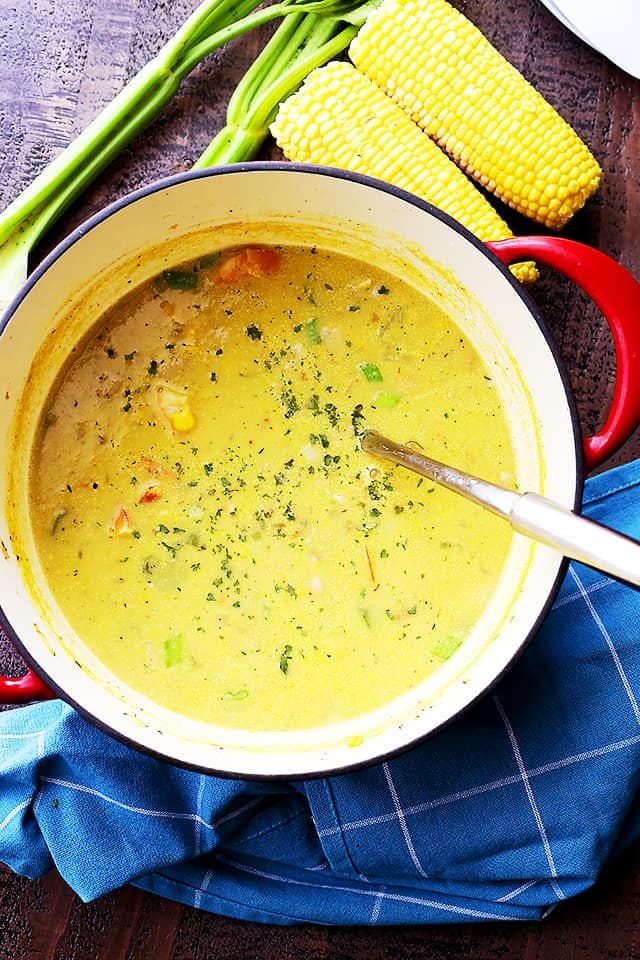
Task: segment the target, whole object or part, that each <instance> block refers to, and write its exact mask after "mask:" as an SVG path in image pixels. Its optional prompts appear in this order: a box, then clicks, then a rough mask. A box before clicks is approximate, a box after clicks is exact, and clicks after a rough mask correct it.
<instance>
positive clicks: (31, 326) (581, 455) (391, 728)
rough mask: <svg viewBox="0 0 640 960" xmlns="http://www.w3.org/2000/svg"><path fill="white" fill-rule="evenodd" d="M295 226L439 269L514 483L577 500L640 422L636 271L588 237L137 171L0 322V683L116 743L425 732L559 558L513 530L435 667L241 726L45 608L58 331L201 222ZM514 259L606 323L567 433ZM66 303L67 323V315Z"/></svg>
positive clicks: (476, 683) (260, 183) (544, 589)
mask: <svg viewBox="0 0 640 960" xmlns="http://www.w3.org/2000/svg"><path fill="white" fill-rule="evenodd" d="M292 236H293V237H294V238H295V240H296V241H297V242H310V243H317V244H318V245H321V246H322V245H327V246H333V247H338V248H340V249H345V250H346V252H351V251H353V252H355V253H358V252H359V253H360V256H361V257H362V258H363V259H368V260H374V261H376V262H377V263H379V264H380V265H382V266H387V267H388V268H389V269H391V270H392V271H393V270H395V271H396V272H397V271H398V270H404V269H405V268H406V269H408V270H410V272H412V277H414V276H420V277H421V278H422V280H421V282H423V283H424V288H425V290H426V291H428V290H429V289H432V288H433V285H434V284H437V285H438V289H439V291H440V293H442V294H444V298H445V301H446V302H449V303H450V304H451V308H452V309H453V310H455V311H456V315H457V316H461V317H462V316H464V317H465V323H467V324H470V326H469V328H468V329H467V330H466V333H467V334H468V335H469V336H471V338H472V339H473V340H474V341H475V344H476V346H477V347H478V349H480V350H482V351H484V352H485V353H487V354H490V355H491V356H492V357H495V356H496V355H500V357H502V361H503V362H502V367H503V369H504V370H505V371H506V373H505V376H504V378H503V383H502V387H501V389H502V390H503V395H504V400H505V403H506V404H508V405H509V404H510V405H511V407H512V412H513V423H514V425H515V426H514V430H513V436H514V444H515V448H516V460H517V463H519V465H520V466H519V471H520V472H519V480H520V486H521V488H525V487H526V488H528V489H533V488H537V489H538V490H539V492H541V493H544V494H545V495H547V496H550V497H551V498H552V499H555V500H556V501H558V502H560V503H563V504H564V505H565V506H567V507H569V508H572V509H576V508H578V509H579V505H580V501H581V495H582V484H583V472H589V471H590V470H592V469H593V468H594V467H596V466H598V465H599V464H601V463H602V462H603V461H604V460H606V458H607V457H609V456H610V455H611V454H612V453H613V452H614V451H615V450H617V449H618V448H619V447H620V446H621V445H622V444H623V443H624V442H625V440H626V439H627V438H628V437H629V436H630V435H631V433H632V432H633V431H634V430H635V428H636V427H637V426H638V424H639V423H640V390H638V389H637V386H636V385H634V381H635V383H636V384H637V376H638V370H640V285H639V284H638V283H637V282H636V280H635V279H634V278H633V277H632V276H630V274H629V273H628V272H627V271H626V270H624V269H623V268H622V267H621V266H620V265H619V264H617V263H615V262H614V261H613V260H611V259H610V258H609V257H607V256H605V255H604V254H602V253H600V252H598V251H597V250H595V249H592V248H589V247H586V246H584V245H583V244H580V243H576V242H573V241H570V240H566V239H563V238H558V237H548V236H532V237H520V238H515V239H511V240H505V241H500V242H495V243H489V244H486V245H483V244H481V243H480V242H479V241H477V240H476V239H475V238H474V237H473V236H472V235H470V234H469V233H468V232H467V231H466V230H464V229H463V228H462V227H460V225H459V224H457V223H456V222H455V221H453V220H451V219H450V218H449V217H447V216H446V215H444V214H442V213H440V212H439V211H438V210H436V209H435V208H433V207H431V206H429V205H428V204H425V203H423V202H422V201H420V200H418V199H416V198H415V197H412V196H410V195H408V194H406V193H404V192H402V191H400V190H397V189H395V188H393V187H389V186H388V185H385V184H382V183H380V182H378V181H375V180H371V179H368V178H365V177H360V176H357V175H353V174H351V173H345V172H344V171H338V170H334V169H329V168H318V167H306V166H303V165H295V164H288V163H287V164H279V163H267V164H261V163H256V164H248V165H237V166H229V167H224V168H213V169H211V170H208V171H203V172H201V173H191V174H185V175H182V176H178V177H175V178H172V179H170V180H166V181H162V182H160V183H157V184H154V185H152V186H151V187H149V188H147V189H144V190H142V191H139V192H138V193H136V194H133V195H132V196H130V197H127V198H125V199H124V200H122V201H120V202H118V203H116V204H114V205H113V206H111V207H109V208H108V209H107V210H105V211H104V212H103V213H101V214H99V215H98V216H96V217H94V218H93V219H92V220H90V221H88V223H86V224H84V225H83V226H82V227H80V228H79V229H78V230H76V231H75V232H74V233H73V234H72V235H71V236H70V237H69V238H68V239H67V240H66V241H65V242H64V243H62V244H61V246H59V247H58V248H57V249H56V250H55V251H54V252H53V253H52V254H51V255H50V256H49V257H48V258H47V259H46V260H45V261H44V263H43V264H42V265H41V266H40V267H39V268H38V269H37V270H36V271H35V273H34V275H33V276H32V277H31V278H30V280H29V281H28V283H27V285H26V287H25V288H24V290H23V291H22V292H21V294H20V296H19V297H18V298H17V300H16V301H15V303H14V304H13V305H12V306H11V308H10V309H9V311H8V313H7V314H6V316H5V317H4V319H3V321H2V328H1V336H0V367H1V368H2V370H3V371H7V375H6V377H5V379H6V381H7V382H6V384H5V389H4V390H3V394H4V400H1V401H0V418H1V421H2V429H3V435H4V436H7V437H9V438H10V439H9V442H8V443H7V444H5V448H4V449H3V453H2V479H1V480H0V487H1V489H0V493H1V499H2V502H3V508H2V514H1V516H0V540H1V544H0V549H1V553H0V606H1V607H2V611H3V619H4V620H5V622H6V624H7V631H8V633H9V636H10V638H11V640H12V641H13V642H14V643H15V645H16V646H17V648H18V649H19V650H20V652H21V653H22V654H23V656H24V658H25V659H26V661H27V662H28V663H29V664H30V667H29V669H28V671H27V673H26V674H25V675H24V676H23V677H21V678H19V679H10V678H6V677H4V678H0V700H2V701H4V702H7V703H24V702H27V701H31V700H35V699H41V698H47V697H52V696H62V697H63V698H65V699H66V700H68V701H69V702H70V703H72V704H73V705H74V706H75V707H76V708H77V709H78V710H80V711H81V712H82V713H83V714H84V715H85V716H86V717H87V718H88V719H89V720H91V721H92V722H93V723H95V724H97V725H99V726H100V727H102V728H103V729H105V730H107V731H109V732H111V733H113V734H114V735H115V736H117V737H119V738H121V739H123V740H125V741H126V742H128V743H130V744H132V745H133V746H135V747H138V748H141V749H144V750H147V751H150V752H153V753H156V754H159V755H161V756H164V757H166V758H168V759H170V760H172V761H174V762H178V763H183V764H186V765H188V766H191V767H195V768H200V769H205V770H209V771H215V772H218V773H222V774H230V775H248V776H274V775H275V776H301V775H314V774H320V773H326V772H328V771H335V770H341V769H347V768H349V767H352V766H355V765H359V764H362V763H368V762H372V761H374V760H376V759H379V758H380V757H382V756H386V755H388V754H390V753H393V752H394V751H397V750H400V749H403V748H406V747H407V746H408V745H410V744H411V743H413V742H415V741H417V740H419V739H421V738H422V737H425V736H427V735H430V734H431V733H433V732H434V731H435V730H437V729H439V728H440V727H441V726H442V725H443V724H445V723H447V722H449V721H450V720H451V719H452V718H453V717H455V716H456V715H458V714H459V713H460V712H461V711H462V710H464V709H466V708H467V707H468V706H469V704H470V703H472V702H473V701H474V700H475V699H477V698H478V697H479V696H481V695H482V694H483V693H484V692H486V690H487V689H488V688H489V687H490V686H491V685H492V684H493V683H494V682H495V681H496V680H497V679H498V678H499V677H500V676H501V675H502V674H503V672H504V671H505V670H506V669H507V668H508V667H509V665H510V664H511V663H512V662H513V660H514V659H515V658H516V656H517V655H518V654H519V653H520V652H521V651H522V649H523V648H524V646H525V645H526V643H527V641H528V640H529V639H530V638H531V636H532V635H533V634H534V633H535V631H536V629H537V627H538V626H539V624H540V622H541V620H542V618H543V617H544V615H545V613H546V611H547V610H548V609H549V606H550V604H551V603H552V601H553V599H554V597H555V594H556V591H557V588H558V586H559V583H560V582H561V579H562V576H563V574H564V571H565V569H566V563H565V561H564V559H563V558H562V557H561V556H560V555H559V554H557V553H555V552H554V551H553V550H551V549H550V548H548V547H544V546H542V545H536V544H532V543H530V542H527V543H526V544H525V543H524V542H523V541H524V538H522V539H521V540H518V546H517V548H516V549H515V553H514V556H513V557H512V558H511V560H510V564H511V568H510V573H509V575H508V576H507V582H506V583H505V586H504V590H503V593H504V598H503V601H502V602H503V607H504V609H503V610H502V611H501V612H500V613H499V615H498V616H497V618H496V617H494V620H495V622H494V623H488V626H487V630H486V635H485V636H481V637H477V638H476V640H475V641H473V642H471V643H469V644H467V643H465V644H463V645H462V647H461V648H460V651H458V652H457V653H456V654H455V655H454V657H452V658H451V660H450V661H448V662H447V664H445V665H444V666H443V668H441V670H440V671H438V672H437V674H436V677H435V679H434V678H433V677H432V678H429V679H428V680H427V681H426V682H425V683H424V684H423V685H421V686H420V687H418V688H416V689H415V690H412V691H408V692H407V694H406V695H405V696H403V697H401V698H398V699H397V700H395V701H393V702H391V703H389V704H387V705H386V706H385V709H384V711H382V712H380V711H378V712H374V713H373V714H371V715H367V716H364V717H361V718H357V719H356V721H354V722H350V723H349V724H348V725H344V724H339V723H338V724H329V725H328V726H326V727H323V728H320V729H313V730H307V731H303V732H298V733H294V734H287V733H286V732H284V731H264V733H260V734H255V733H252V732H251V731H242V730H240V731H237V730H223V729H220V728H208V727H207V726H206V725H205V724H198V723H196V722H194V721H190V720H187V719H186V718H182V717H179V716H177V715H175V714H172V713H170V712H168V711H164V710H161V709H160V708H155V707H154V705H153V704H148V703H147V702H145V701H143V698H141V697H139V695H138V694H137V693H136V691H135V690H132V689H130V688H129V687H127V686H126V684H124V683H123V682H122V681H120V680H117V678H114V677H112V676H111V675H109V674H108V673H107V672H106V671H101V669H100V665H99V664H96V663H95V662H93V660H92V659H91V656H90V654H89V653H88V652H87V651H86V650H85V647H84V645H83V643H82V638H77V637H75V636H74V635H73V632H72V631H71V629H70V627H69V626H68V624H66V623H65V621H64V618H63V617H62V616H61V614H60V611H57V610H56V607H55V599H54V598H51V597H50V596H48V594H47V586H46V583H44V582H43V577H42V574H41V572H40V570H39V567H38V560H37V556H36V554H35V550H34V546H33V541H32V539H31V537H30V534H29V524H28V499H27V494H26V487H27V471H28V459H29V456H28V454H29V449H30V444H31V442H32V439H33V435H34V430H35V424H36V422H37V414H38V411H39V409H40V406H41V403H42V401H43V400H44V398H45V397H46V393H47V391H48V389H49V388H50V386H51V384H52V383H53V381H54V379H55V375H56V371H57V370H59V368H60V366H61V365H62V363H63V361H64V357H65V356H66V355H67V354H68V351H69V349H70V347H71V346H72V344H73V342H74V339H79V338H80V337H81V336H82V334H83V332H84V331H86V330H88V329H89V328H90V326H91V324H92V322H93V319H94V317H95V315H96V308H97V307H99V308H100V309H101V310H103V309H105V308H106V307H107V306H108V305H109V304H111V303H113V302H115V301H116V300H117V299H118V298H119V297H120V296H121V295H122V293H123V292H124V291H125V288H126V287H127V286H128V288H129V289H131V286H130V283H139V282H143V281H144V280H145V279H147V278H148V277H151V276H153V275H155V273H157V272H158V270H159V269H160V268H161V266H162V265H163V264H164V261H163V260H162V258H163V257H164V256H166V255H167V251H170V254H171V256H173V257H174V262H184V260H186V259H188V258H190V257H196V256H198V255H199V254H200V253H201V252H203V251H205V252H210V250H211V246H212V238H217V239H216V242H220V243H221V244H226V243H238V242H251V243H261V242H262V243H268V242H287V240H288V239H290V238H291V237H292ZM523 260H535V261H537V262H538V263H541V264H545V265H548V266H550V267H552V268H554V269H555V270H557V271H559V272H560V273H561V274H563V275H564V276H565V277H568V278H569V279H570V280H572V281H574V282H575V283H576V284H577V285H578V286H579V287H580V288H581V289H582V290H584V291H585V292H586V293H587V294H588V296H589V297H591V299H592V300H593V301H594V302H595V303H596V304H597V306H598V307H599V308H600V310H601V311H602V313H603V314H604V316H605V317H606V320H607V322H608V324H609V327H610V329H611V333H612V336H613V341H614V344H615V351H616V361H617V372H616V386H615V395H614V398H613V402H612V404H611V408H610V410H609V412H608V415H607V417H606V420H605V423H604V426H603V427H602V429H601V430H599V431H598V433H596V434H595V435H594V436H590V437H587V438H586V439H584V440H582V438H581V431H580V427H579V423H578V419H577V415H576V410H575V404H574V401H573V397H572V393H571V389H570V386H569V382H568V378H567V375H566V373H565V371H564V369H563V366H562V362H561V360H560V358H559V356H558V352H557V349H556V347H555V346H554V344H553V342H552V340H551V337H550V335H549V334H548V332H547V330H546V328H545V326H544V324H543V322H542V320H541V319H540V317H539V316H538V314H537V311H536V309H535V307H534V305H533V304H532V302H531V301H530V299H529V297H528V296H527V294H526V292H525V291H524V290H522V288H521V287H520V285H519V284H518V283H517V282H516V281H515V280H514V278H513V276H512V275H511V273H510V271H509V270H508V269H507V267H508V265H509V264H513V263H515V262H518V261H523ZM412 282H413V280H412ZM71 308H73V309H71ZM71 315H73V322H71V321H69V322H67V320H66V319H65V318H66V317H68V316H71ZM469 318H470V319H469ZM43 356H46V358H47V362H43V359H42V358H43ZM36 358H37V360H38V362H37V363H34V360H35V359H36ZM36 381H38V382H37V383H36ZM516 539H518V538H516ZM509 584H511V586H509ZM467 647H468V649H466V650H465V648H467Z"/></svg>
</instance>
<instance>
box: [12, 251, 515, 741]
mask: <svg viewBox="0 0 640 960" xmlns="http://www.w3.org/2000/svg"><path fill="white" fill-rule="evenodd" d="M366 427H375V428H376V429H379V430H380V431H381V432H383V433H386V434H388V435H389V436H392V437H394V438H396V439H398V440H401V441H405V442H406V441H409V440H412V439H415V440H417V441H421V442H422V443H423V444H424V445H425V447H426V449H427V450H428V452H430V453H431V454H433V455H434V456H436V457H438V456H440V457H441V458H443V459H447V460H449V461H451V462H455V463H456V464H458V465H459V466H461V467H462V468H466V469H468V470H470V471H472V472H474V473H476V474H479V475H481V476H484V477H486V478H487V479H493V480H500V481H502V482H507V483H513V482H514V463H513V453H512V449H511V444H510V440H509V432H508V427H507V420H506V417H505V414H504V411H503V410H502V408H501V404H500V399H499V396H498V392H497V390H496V389H495V386H494V384H493V382H492V380H491V378H490V375H489V373H488V372H487V369H486V368H485V367H484V365H483V363H482V361H481V359H480V357H479V356H478V353H477V352H476V351H475V349H474V348H473V346H472V345H471V343H470V342H469V341H468V340H467V339H466V338H465V337H464V336H463V334H462V333H461V331H460V329H459V328H458V327H457V326H456V324H455V323H454V322H453V321H452V319H451V318H450V317H448V316H447V315H446V314H444V313H443V312H441V311H440V310H439V309H438V308H437V307H436V306H434V304H433V303H432V302H430V301H429V300H428V299H427V298H425V296H424V295H422V294H421V293H419V292H418V291H417V290H415V289H414V288H413V287H412V286H410V285H409V284H408V283H407V282H405V281H402V280H400V279H399V278H397V277H396V276H393V275H391V274H389V273H385V272H383V271H381V270H379V269H377V268H373V267H370V266H369V265H367V264H366V263H363V262H359V261H357V260H354V259H351V258H350V257H347V256H344V255H339V254H337V253H334V252H328V251H324V250H320V249H316V248H302V247H300V248H298V247H293V246H291V247H289V246H284V247H279V248H250V247H249V248H243V249H234V250H229V251H225V252H223V253H221V254H215V255H213V256H211V257H208V258H206V259H204V260H201V261H200V262H198V263H196V264H190V265H187V266H186V267H180V268H177V269H172V270H167V271H165V272H164V273H163V274H162V275H161V276H160V277H158V278H157V279H156V280H155V281H154V282H153V283H149V284H147V285H146V286H143V287H141V288H140V289H137V290H135V291H134V292H132V293H131V294H130V295H128V296H127V297H126V298H125V299H123V300H122V301H121V302H120V303H118V304H117V306H115V307H113V308H112V309H110V310H109V311H108V313H106V314H105V315H104V316H103V317H102V318H101V320H100V322H99V324H98V325H97V327H96V328H95V329H94V330H93V332H92V333H91V335H90V336H89V338H88V339H87V340H86V341H85V342H83V343H82V344H80V345H79V346H78V348H77V349H76V351H75V353H74V355H73V356H72V357H71V358H70V360H69V362H68V365H67V367H66V370H65V371H64V373H63V375H62V376H61V378H60V380H59V382H58V384H57V386H56V388H55V390H54V391H53V393H52V395H51V396H50V397H49V400H48V405H47V409H46V411H45V413H44V415H43V419H42V423H41V429H40V433H39V441H38V445H37V449H36V450H35V452H34V457H33V463H32V476H31V510H32V515H33V527H34V531H35V536H36V541H37V547H38V552H39V555H40V558H41V561H42V564H43V567H44V570H45V574H46V577H47V578H48V581H49V584H50V587H51V589H52V591H53V594H54V596H55V597H56V598H57V601H58V602H59V604H60V607H61V608H62V611H63V612H64V614H65V615H66V617H67V619H68V620H69V622H70V623H71V625H72V627H73V628H74V629H75V631H76V632H77V633H78V634H79V635H80V636H81V637H82V638H83V640H84V641H85V642H86V644H87V646H88V647H89V648H91V650H92V651H93V652H94V653H95V654H96V655H97V656H98V658H99V659H100V660H101V661H102V662H103V663H104V664H105V665H106V666H107V667H108V668H109V669H110V670H111V671H113V673H114V674H116V675H117V676H118V677H120V678H122V679H123V680H124V681H125V682H126V683H128V684H129V685H130V686H131V687H133V688H135V689H137V690H139V691H141V692H142V693H143V694H145V695H147V696H148V697H150V698H152V699H153V700H154V701H155V702H156V703H158V704H160V705H162V706H165V707H167V708H170V709H173V710H177V711H179V712H181V713H183V714H185V715H188V716H190V717H194V718H197V719H200V720H203V721H206V722H212V723H217V724H223V725H234V726H242V727H244V728H248V729H285V728H288V729H294V728H305V727H310V726H313V725H317V724H323V723H325V722H330V721H339V720H344V719H347V718H350V717H354V716H355V715H358V714H361V713H363V712H365V711H368V710H370V709H373V708H376V707H379V706H381V705H382V704H384V703H385V702H387V701H389V700H391V699H392V698H394V697H395V696H397V695H399V694H401V693H402V692H404V691H406V690H408V689H409V688H411V687H413V686H415V685H416V684H419V683H420V682H421V681H422V680H424V678H425V677H426V676H427V675H429V673H430V672H431V671H433V670H434V669H436V668H437V667H438V666H439V665H440V664H441V663H442V662H443V661H444V660H446V659H447V658H448V657H450V656H451V655H452V653H453V652H454V651H455V650H456V649H457V648H458V647H459V646H460V644H462V643H464V641H465V637H467V636H468V634H469V632H470V630H471V629H472V628H473V626H474V624H475V623H476V621H477V619H478V617H479V615H480V614H481V612H482V610H483V609H484V608H485V606H486V604H487V602H488V600H489V598H490V597H491V595H492V593H493V591H494V590H495V588H496V584H497V581H498V578H499V576H500V570H501V568H502V565H503V563H504V560H505V557H506V554H507V551H508V548H509V543H510V537H511V534H510V530H509V528H508V526H507V525H506V524H504V523H503V522H501V521H500V520H498V519H497V518H495V517H493V516H492V515H491V514H490V513H488V512H487V511H483V510H481V509H478V508H477V507H475V506H473V505H472V504H469V503H466V502H464V501H462V500H461V499H460V498H458V497H456V496H455V495H454V494H451V493H449V492H448V491H446V490H443V489H441V488H436V487H435V485H433V484H432V483H431V482H430V481H428V480H424V479H420V478H418V477H417V476H415V475H413V474H411V473H409V472H407V471H403V470H402V469H400V468H395V467H392V466H389V465H387V464H385V463H383V462H381V461H374V460H372V459H371V458H369V457H368V456H367V455H366V454H365V453H364V452H363V451H362V450H361V449H360V448H359V444H358V439H357V437H358V434H359V432H361V431H362V430H363V429H364V428H366Z"/></svg>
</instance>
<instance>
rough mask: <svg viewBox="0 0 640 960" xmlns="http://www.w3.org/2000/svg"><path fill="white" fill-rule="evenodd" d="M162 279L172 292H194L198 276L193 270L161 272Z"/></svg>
mask: <svg viewBox="0 0 640 960" xmlns="http://www.w3.org/2000/svg"><path fill="white" fill-rule="evenodd" d="M162 279H163V280H164V282H165V283H166V285H167V286H168V287H170V288H171V289H172V290H195V289H196V287H197V286H198V274H197V273H194V272H193V270H163V271H162Z"/></svg>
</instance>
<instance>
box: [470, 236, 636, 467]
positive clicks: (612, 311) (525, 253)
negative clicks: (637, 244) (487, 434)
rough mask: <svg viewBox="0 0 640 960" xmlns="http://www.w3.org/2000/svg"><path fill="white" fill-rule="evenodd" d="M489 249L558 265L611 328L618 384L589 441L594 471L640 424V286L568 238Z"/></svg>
mask: <svg viewBox="0 0 640 960" xmlns="http://www.w3.org/2000/svg"><path fill="white" fill-rule="evenodd" d="M487 246H488V247H489V249H490V250H492V251H493V253H495V255H496V256H497V257H498V259H499V260H500V261H501V262H502V263H504V264H505V265H507V266H508V265H509V264H511V263H515V262H517V261H521V260H537V261H538V262H539V263H544V264H546V266H548V267H553V268H554V269H555V270H557V271H558V273H561V274H562V275H563V276H565V277H568V278H569V280H573V281H574V282H575V283H577V285H578V286H579V287H580V288H581V289H582V290H584V292H585V293H586V294H587V295H588V296H589V297H591V299H592V300H593V302H594V303H595V304H596V305H597V306H598V307H599V308H600V310H601V311H602V313H603V315H604V317H605V320H606V321H607V323H608V324H609V327H610V329H611V334H612V336H613V342H614V344H615V349H616V386H615V392H614V396H613V402H612V404H611V408H610V410H609V413H608V415H607V419H606V421H605V423H604V426H603V427H602V428H601V429H600V430H599V431H598V433H596V434H595V435H594V436H593V437H586V438H585V439H584V440H583V451H584V461H585V470H586V472H587V473H588V472H589V471H590V470H593V468H594V467H597V466H598V464H600V463H602V461H603V460H606V459H607V457H609V456H611V454H612V453H615V451H616V450H617V449H618V448H619V447H621V446H622V444H623V443H624V442H625V441H626V440H628V439H629V437H630V436H631V434H632V433H633V432H634V430H635V429H636V427H637V426H638V424H640V389H638V385H637V381H638V376H639V375H640V283H638V281H637V280H635V279H634V278H633V277H632V276H631V274H630V273H628V271H627V270H625V269H624V267H621V266H620V264H619V263H616V261H615V260H612V259H611V257H608V256H607V255H606V254H604V253H601V252H600V251H599V250H596V249H594V248H593V247H588V246H586V245H585V244H584V243H577V242H576V241H575V240H566V239H565V238H564V237H545V236H541V237H513V238H512V239H510V240H496V241H494V242H491V243H487ZM634 377H635V380H636V383H635V386H634V382H633V381H634Z"/></svg>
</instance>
